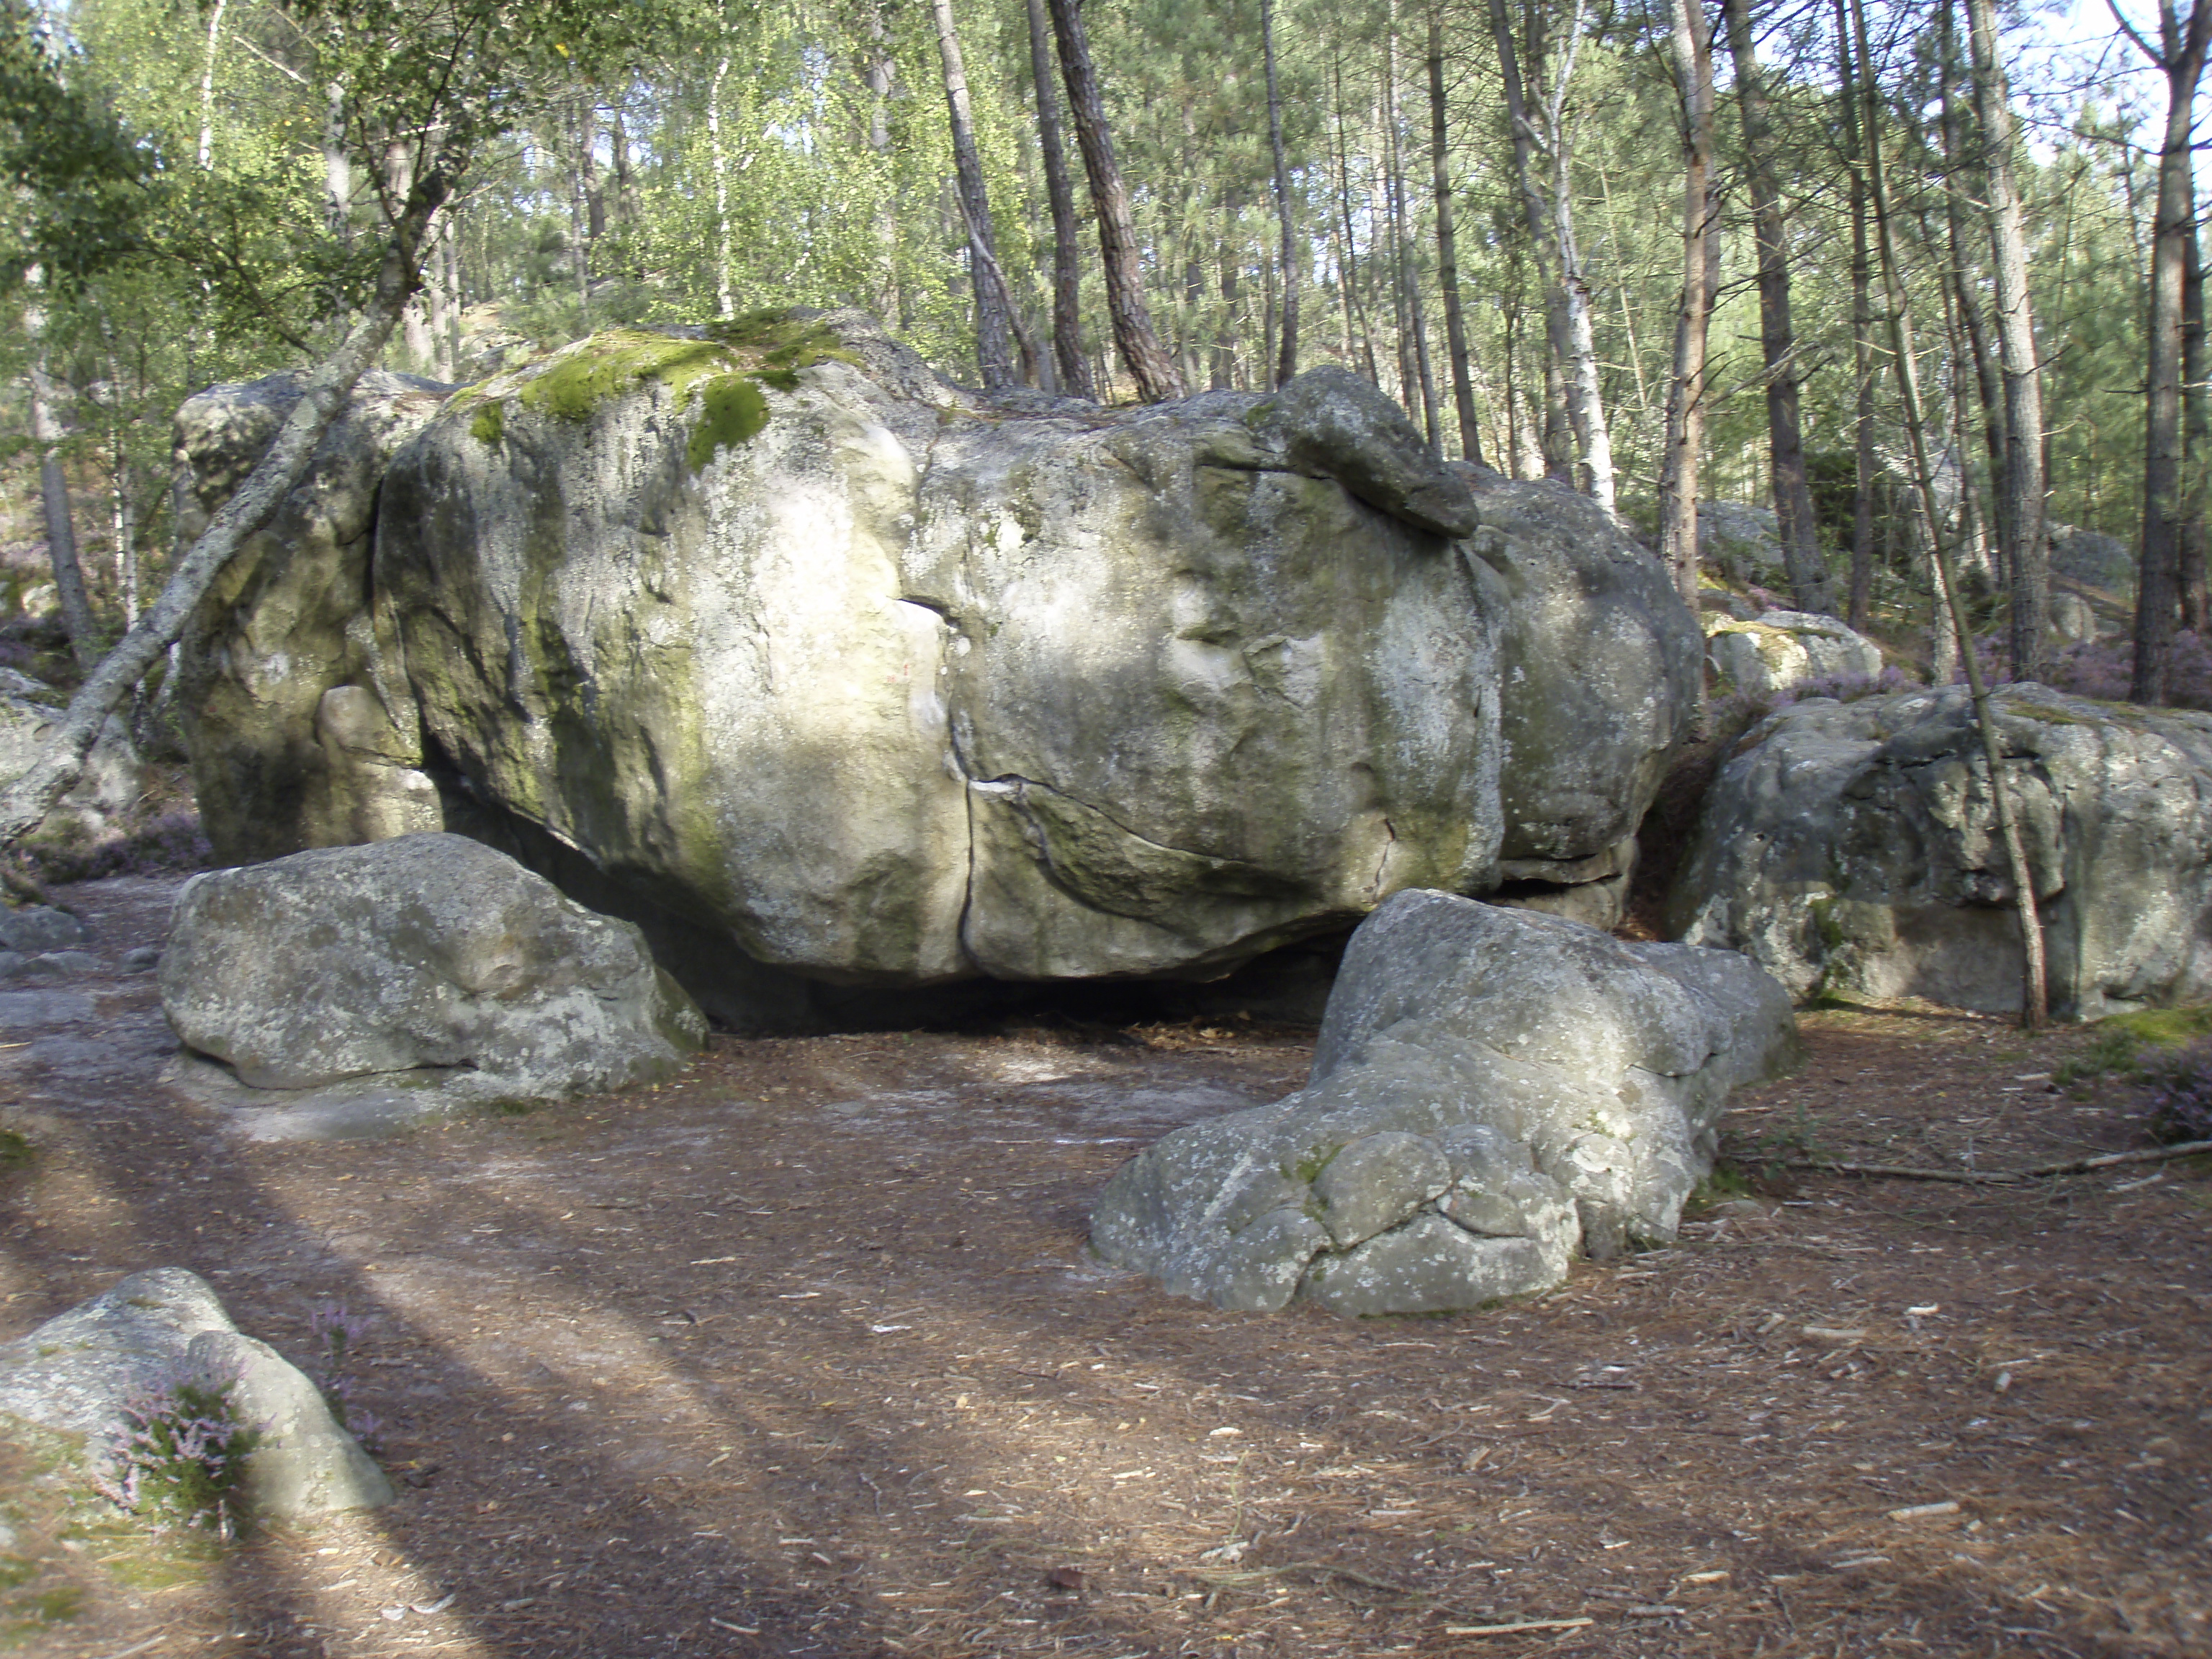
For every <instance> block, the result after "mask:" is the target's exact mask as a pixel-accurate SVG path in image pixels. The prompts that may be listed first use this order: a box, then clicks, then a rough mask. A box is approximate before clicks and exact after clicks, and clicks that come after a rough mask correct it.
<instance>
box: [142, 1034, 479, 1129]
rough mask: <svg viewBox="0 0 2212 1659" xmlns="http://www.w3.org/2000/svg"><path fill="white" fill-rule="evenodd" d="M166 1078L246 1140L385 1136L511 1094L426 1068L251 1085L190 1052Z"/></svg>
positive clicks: (460, 1074)
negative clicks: (318, 1082) (312, 1084)
mask: <svg viewBox="0 0 2212 1659" xmlns="http://www.w3.org/2000/svg"><path fill="white" fill-rule="evenodd" d="M161 1082H162V1084H163V1085H164V1086H165V1087H167V1088H168V1089H170V1090H171V1091H173V1092H175V1093H177V1094H179V1095H182V1096H183V1097H185V1099H187V1100H190V1101H192V1102H194V1103H197V1104H198V1105H202V1106H206V1107H210V1108H212V1109H215V1110H216V1111H218V1112H220V1113H222V1127H223V1129H224V1131H225V1132H226V1133H230V1134H235V1135H238V1136H240V1137H241V1138H243V1139H247V1140H383V1139H388V1138H389V1137H391V1136H392V1135H401V1134H405V1133H408V1132H409V1131H410V1130H411V1129H421V1128H426V1127H428V1126H430V1125H431V1124H434V1123H442V1122H444V1121H446V1120H447V1119H448V1118H453V1117H457V1116H459V1115H461V1114H463V1113H465V1112H470V1111H477V1110H482V1109H484V1108H485V1107H486V1106H487V1105H489V1104H490V1103H493V1102H494V1101H495V1100H499V1099H505V1098H510V1097H507V1096H502V1095H500V1094H499V1093H498V1091H496V1089H495V1088H487V1087H485V1086H484V1079H482V1078H480V1077H479V1076H478V1075H477V1073H473V1072H466V1071H457V1070H453V1069H435V1070H434V1069H431V1068H428V1067H426V1068H423V1069H422V1070H420V1071H416V1072H396V1073H395V1072H387V1073H377V1074H375V1075H373V1076H369V1077H361V1078H348V1079H345V1080H344V1081H343V1082H340V1083H333V1084H329V1085H325V1086H324V1087H322V1088H319V1089H253V1088H249V1087H247V1086H246V1085H245V1084H243V1083H241V1082H240V1081H239V1079H238V1074H237V1073H235V1072H233V1071H232V1070H231V1069H230V1068H229V1067H228V1066H223V1065H221V1064H219V1063H218V1062H216V1061H215V1060H209V1059H206V1058H205V1057H204V1056H202V1055H199V1054H179V1055H178V1056H177V1057H176V1058H175V1059H174V1060H171V1061H170V1062H169V1064H168V1066H167V1067H165V1068H164V1069H163V1071H162V1073H161Z"/></svg>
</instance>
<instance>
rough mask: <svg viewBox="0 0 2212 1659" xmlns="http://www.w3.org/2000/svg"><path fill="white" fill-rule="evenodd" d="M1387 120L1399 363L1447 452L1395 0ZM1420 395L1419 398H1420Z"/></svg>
mask: <svg viewBox="0 0 2212 1659" xmlns="http://www.w3.org/2000/svg"><path fill="white" fill-rule="evenodd" d="M1383 125H1384V129H1385V137H1384V153H1385V154H1386V155H1388V156H1389V173H1390V177H1389V186H1390V241H1391V252H1392V253H1393V255H1394V256H1395V258H1394V269H1395V271H1396V275H1397V289H1398V303H1397V313H1398V330H1399V332H1398V363H1399V372H1400V374H1401V376H1402V377H1403V379H1404V382H1405V389H1404V392H1403V394H1402V398H1403V401H1404V403H1405V404H1406V407H1407V409H1408V410H1412V411H1413V413H1414V414H1415V415H1417V416H1419V417H1420V419H1421V422H1422V427H1423V429H1424V430H1425V431H1426V432H1427V434H1428V435H1429V447H1430V448H1431V449H1432V450H1434V451H1436V452H1437V453H1439V454H1441V453H1443V429H1442V426H1441V423H1440V422H1439V421H1438V419H1437V384H1436V377H1435V375H1434V374H1431V372H1430V368H1429V339H1428V331H1427V330H1426V329H1425V327H1424V326H1423V325H1422V322H1421V283H1420V276H1419V270H1417V268H1416V266H1415V264H1414V260H1413V225H1412V222H1411V216H1410V215H1409V214H1408V213H1407V211H1406V146H1405V127H1404V122H1403V120H1402V119H1401V116H1400V114H1399V108H1398V8H1397V5H1396V3H1395V0H1392V4H1391V6H1390V9H1389V30H1388V33H1386V34H1385V35H1384V37H1383ZM1416 397H1418V398H1419V402H1418V403H1416V402H1415V401H1414V399H1415V398H1416Z"/></svg>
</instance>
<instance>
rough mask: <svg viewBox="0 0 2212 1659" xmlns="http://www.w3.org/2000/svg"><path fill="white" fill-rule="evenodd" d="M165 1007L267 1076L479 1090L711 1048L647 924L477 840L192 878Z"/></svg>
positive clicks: (666, 1064) (281, 1081)
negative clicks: (431, 1078)
mask: <svg viewBox="0 0 2212 1659" xmlns="http://www.w3.org/2000/svg"><path fill="white" fill-rule="evenodd" d="M161 1003H162V1007H163V1008H164V1010H165V1011H166V1012H167V1014H168V1018H169V1023H170V1024H171V1025H172V1026H173V1028H174V1029H175V1030H176V1033H177V1035H178V1036H179V1037H181V1038H182V1039H183V1040H184V1042H185V1043H186V1044H187V1045H188V1046H189V1047H190V1048H194V1049H197V1051H199V1052H200V1053H201V1054H206V1055H210V1056H212V1057H214V1058H215V1059H216V1060H222V1061H223V1062H224V1063H225V1064H226V1065H228V1066H230V1067H231V1068H232V1069H233V1071H234V1072H235V1073H236V1075H237V1077H238V1079H240V1081H241V1082H242V1083H243V1084H245V1085H246V1086H248V1087H250V1088H256V1089H267V1090H298V1089H307V1088H313V1087H315V1086H317V1085H325V1084H331V1083H335V1082H337V1081H339V1080H341V1079H348V1078H357V1077H363V1076H366V1075H368V1074H373V1073H419V1072H421V1071H422V1070H423V1069H424V1068H435V1069H436V1070H438V1071H440V1072H441V1073H445V1074H446V1080H447V1082H448V1085H449V1086H451V1087H453V1088H454V1089H456V1090H457V1091H459V1092H460V1093H461V1094H462V1095H463V1096H465V1097H476V1098H501V1097H540V1096H556V1095H570V1094H580V1093H586V1092H590V1091H598V1090H604V1089H615V1088H623V1087H627V1086H629V1085H632V1084H636V1083H642V1082H649V1081H657V1080H659V1079H661V1078H664V1077H667V1076H669V1075H671V1074H672V1073H674V1072H676V1071H677V1070H678V1069H679V1068H680V1067H681V1066H683V1065H684V1062H685V1060H687V1059H688V1057H689V1056H690V1054H692V1053H694V1052H695V1051H696V1049H697V1048H699V1047H700V1046H701V1045H702V1042H703V1041H704V1038H705V1032H706V1028H705V1024H704V1022H703V1021H702V1019H701V1018H700V1016H699V1013H698V1011H697V1010H696V1008H695V1007H693V1006H692V1005H691V1002H690V999H689V998H687V997H686V996H685V995H684V993H683V992H682V991H681V990H680V989H678V987H677V986H676V984H675V982H674V981H672V980H671V979H670V978H669V977H668V975H666V974H665V972H663V971H662V970H661V969H659V968H657V967H656V966H655V965H654V963H653V959H652V957H650V956H649V955H648V954H647V951H646V949H645V946H644V944H643V942H642V940H641V939H640V938H639V936H638V933H637V929H636V928H635V927H633V926H632V925H631V924H629V923H628V922H623V921H615V920H613V919H612V918H611V917H606V916H599V915H592V913H591V912H589V911H587V910H586V909H584V908H582V907H581V906H580V905H577V904H574V903H573V902H570V901H569V900H568V899H566V898H564V897H563V896H562V895H561V894H560V892H559V891H558V890H556V889H555V888H554V886H553V885H552V884H551V883H550V882H548V881H546V880H545V879H544V878H542V877H539V876H537V875H533V874H532V873H531V872H529V871H527V870H525V869H523V868H522V867H521V866H520V865H518V864H516V863H515V862H514V861H513V860H511V859H509V858H507V857H506V856H505V855H504V854H500V853H496V852H494V851H493V850H492V849H491V848H488V847H485V846H483V845H482V844H481V843H479V842H473V841H470V840H468V839H466V838H465V837H463V836H451V835H443V834H428V835H415V836H401V837H399V838H398V839H396V840H392V841H387V842H377V843H375V844H374V845H372V846H366V847H352V848H333V849H330V850H327V851H321V852H311V853H299V854H293V855H292V856H291V857H289V858H284V859H278V860H274V861H272V862H270V863H267V864H262V865H255V866H249V867H246V868H244V869H236V870H218V871H211V872H207V873H205V874H203V875H198V876H195V877H193V878H192V879H191V881H189V882H187V883H186V884H185V887H184V890H183V892H182V893H181V894H180V895H179V898H178V901H177V908H176V915H175V919H174V921H173V923H172V925H171V928H170V934H169V944H168V948H167V951H165V952H164V953H163V955H162V957H161Z"/></svg>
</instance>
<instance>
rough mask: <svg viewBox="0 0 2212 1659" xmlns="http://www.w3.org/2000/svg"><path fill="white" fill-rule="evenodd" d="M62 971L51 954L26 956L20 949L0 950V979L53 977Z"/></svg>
mask: <svg viewBox="0 0 2212 1659" xmlns="http://www.w3.org/2000/svg"><path fill="white" fill-rule="evenodd" d="M62 971H63V969H62V967H61V964H60V963H58V962H56V961H55V960H54V958H53V957H52V956H51V955H47V954H44V953H41V954H40V955H38V956H35V957H27V956H25V955H24V954H23V953H22V952H21V951H0V979H53V978H57V977H58V976H59V975H60V974H61V973H62Z"/></svg>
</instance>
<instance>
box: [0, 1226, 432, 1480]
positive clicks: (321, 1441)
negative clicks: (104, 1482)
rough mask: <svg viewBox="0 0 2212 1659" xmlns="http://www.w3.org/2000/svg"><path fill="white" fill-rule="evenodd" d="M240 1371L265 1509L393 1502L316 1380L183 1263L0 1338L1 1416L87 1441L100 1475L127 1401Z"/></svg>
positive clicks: (236, 1395)
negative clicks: (249, 1329)
mask: <svg viewBox="0 0 2212 1659" xmlns="http://www.w3.org/2000/svg"><path fill="white" fill-rule="evenodd" d="M232 1377H235V1378H236V1382H235V1383H234V1386H233V1389H232V1392H231V1403H232V1409H233V1412H234V1415H235V1416H236V1418H237V1419H238V1420H239V1421H240V1422H241V1423H243V1424H245V1425H247V1426H249V1427H252V1428H254V1429H257V1430H258V1431H259V1432H260V1434H261V1436H262V1443H261V1445H260V1446H259V1447H258V1449H256V1450H255V1451H253V1452H252V1454H250V1455H249V1456H248V1458H247V1462H246V1498H247V1501H248V1502H249V1503H250V1504H252V1507H253V1509H254V1510H255V1511H256V1512H257V1513H259V1514H262V1515H264V1516H275V1517H298V1516H312V1515H318V1514H325V1513H328V1512H330V1511H331V1510H358V1509H369V1508H373V1507H374V1506H375V1505H377V1504H388V1503H390V1502H391V1501H392V1497H393V1492H392V1484H391V1482H390V1481H389V1480H386V1478H385V1475H384V1473H383V1471H382V1470H380V1469H379V1468H377V1467H376V1465H375V1464H374V1462H371V1461H370V1460H369V1458H368V1455H366V1454H365V1453H363V1452H362V1449H361V1448H360V1447H359V1446H358V1445H356V1443H355V1442H354V1439H353V1437H352V1436H350V1435H349V1434H348V1433H346V1431H344V1430H343V1428H341V1427H340V1426H339V1425H338V1424H337V1421H336V1420H335V1419H333V1418H332V1417H331V1413H330V1408H329V1407H328V1406H327V1405H325V1403H324V1401H323V1397H322V1395H321V1392H320V1391H319V1389H317V1388H316V1387H315V1385H314V1384H313V1383H312V1382H310V1381H309V1380H308V1379H307V1377H306V1376H303V1375H302V1374H301V1372H300V1371H299V1370H296V1369H295V1367H294V1366H292V1365H291V1364H289V1362H288V1361H286V1360H285V1359H284V1358H283V1356H282V1355H280V1354H279V1353H277V1352H276V1350H275V1349H273V1348H271V1347H270V1346H268V1344H266V1343H264V1342H259V1341H256V1340H254V1339H253V1338H252V1337H249V1336H246V1335H245V1334H242V1333H240V1331H239V1329H238V1328H237V1327H236V1326H235V1325H234V1324H233V1323H232V1322H231V1320H230V1316H229V1315H228V1314H227V1313H226V1312H225V1311H224V1310H223V1307H222V1303H221V1302H220V1301H219V1300H218V1299H217V1298H216V1294H215V1291H213V1290H212V1289H211V1288H210V1286H209V1285H208V1284H207V1282H206V1281H205V1280H204V1279H201V1278H200V1277H199V1276H198V1275H197V1274H196V1273H190V1272H188V1271H186V1270H185V1269H184V1268H182V1267H156V1268H153V1269H150V1270H149V1271H147V1272H144V1273H133V1274H131V1276H130V1277H129V1278H127V1279H122V1280H120V1281H118V1283H117V1284H116V1285H113V1286H112V1287H111V1288H110V1289H108V1290H106V1291H103V1292H102V1293H101V1294H100V1295H99V1296H96V1297H93V1298H92V1299H91V1300H90V1301H88V1302H83V1303H80V1304H78V1305H77V1306H76V1307H75V1308H72V1309H70V1310H69V1311H68V1312H67V1313H64V1314H61V1315H59V1316H57V1317H55V1318H53V1319H50V1320H48V1321H47V1322H46V1323H45V1324H43V1325H41V1326H40V1327H39V1328H38V1329H36V1330H34V1331H33V1332H32V1333H30V1334H29V1335H27V1336H23V1337H19V1338H17V1339H16V1340H15V1341H13V1342H10V1343H8V1344H6V1345H4V1346H0V1413H5V1414H6V1415H8V1416H10V1417H14V1418H16V1419H21V1421H23V1422H26V1423H29V1424H33V1425H37V1426H38V1427H40V1428H42V1429H46V1430H48V1431H55V1432H58V1433H60V1434H63V1435H65V1436H69V1437H73V1438H81V1440H82V1449H83V1457H84V1462H85V1465H86V1467H87V1468H88V1470H89V1471H91V1472H95V1473H96V1472H99V1471H100V1470H102V1469H103V1468H106V1466H107V1462H108V1459H109V1456H110V1451H109V1448H110V1445H111V1443H112V1440H113V1438H114V1437H115V1436H116V1435H117V1434H118V1432H120V1431H122V1430H123V1429H124V1427H125V1418H124V1415H123V1413H124V1407H125V1406H127V1405H131V1404H133V1403H137V1402H141V1401H149V1400H152V1399H155V1398H157V1397H158V1396H159V1395H161V1394H163V1393H164V1392H166V1391H167V1390H168V1389H171V1388H173V1386H174V1385H175V1384H176V1383H178V1382H179V1380H185V1381H191V1380H208V1381H216V1382H220V1381H223V1380H226V1379H228V1378H232Z"/></svg>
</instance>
